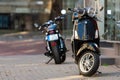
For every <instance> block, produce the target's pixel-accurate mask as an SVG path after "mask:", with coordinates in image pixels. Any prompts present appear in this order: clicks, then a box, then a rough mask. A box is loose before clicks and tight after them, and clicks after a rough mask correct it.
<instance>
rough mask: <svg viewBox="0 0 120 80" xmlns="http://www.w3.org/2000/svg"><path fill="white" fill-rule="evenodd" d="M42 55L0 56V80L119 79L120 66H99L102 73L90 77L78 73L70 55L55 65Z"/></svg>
mask: <svg viewBox="0 0 120 80" xmlns="http://www.w3.org/2000/svg"><path fill="white" fill-rule="evenodd" d="M47 60H48V58H47V57H45V56H44V55H42V54H40V55H15V56H0V80H120V68H118V67H116V66H114V65H113V66H100V68H99V71H101V72H102V74H96V75H94V76H92V77H84V76H81V75H79V73H78V68H77V65H76V64H75V63H74V61H73V59H72V58H71V57H67V59H66V62H65V63H63V64H60V65H55V64H54V61H51V62H50V63H49V64H45V62H46V61H47Z"/></svg>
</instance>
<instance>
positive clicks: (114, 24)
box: [104, 0, 120, 40]
mask: <svg viewBox="0 0 120 80" xmlns="http://www.w3.org/2000/svg"><path fill="white" fill-rule="evenodd" d="M104 38H105V39H106V40H120V0H105V34H104Z"/></svg>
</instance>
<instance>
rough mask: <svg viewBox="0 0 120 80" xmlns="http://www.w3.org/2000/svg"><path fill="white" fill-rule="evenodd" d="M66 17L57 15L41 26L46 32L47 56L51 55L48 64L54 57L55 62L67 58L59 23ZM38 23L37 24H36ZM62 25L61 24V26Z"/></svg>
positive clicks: (60, 61) (59, 62)
mask: <svg viewBox="0 0 120 80" xmlns="http://www.w3.org/2000/svg"><path fill="white" fill-rule="evenodd" d="M62 19H64V16H63V15H61V16H58V17H55V18H54V20H49V21H47V22H45V23H44V24H43V25H41V26H40V27H39V30H42V32H44V33H45V41H46V45H47V46H46V50H47V52H46V53H44V54H45V56H47V57H50V60H49V61H48V62H46V63H47V64H48V63H49V62H50V61H51V60H52V59H54V61H55V64H61V63H63V62H64V61H65V59H66V51H67V49H66V46H65V43H64V40H63V38H62V36H61V34H60V30H59V27H58V23H59V22H60V21H62ZM35 25H36V24H35ZM60 27H61V26H60Z"/></svg>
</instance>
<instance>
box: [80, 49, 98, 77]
mask: <svg viewBox="0 0 120 80" xmlns="http://www.w3.org/2000/svg"><path fill="white" fill-rule="evenodd" d="M99 63H100V61H99V55H98V54H96V53H95V52H93V51H85V52H84V53H83V55H82V56H81V57H80V58H79V60H78V68H79V72H80V74H81V75H84V76H92V75H93V74H95V73H96V72H97V69H98V67H99Z"/></svg>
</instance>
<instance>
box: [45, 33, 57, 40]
mask: <svg viewBox="0 0 120 80" xmlns="http://www.w3.org/2000/svg"><path fill="white" fill-rule="evenodd" d="M47 40H48V41H54V40H58V34H52V35H48V36H47Z"/></svg>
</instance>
